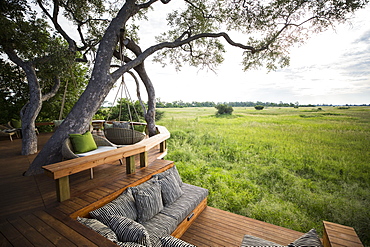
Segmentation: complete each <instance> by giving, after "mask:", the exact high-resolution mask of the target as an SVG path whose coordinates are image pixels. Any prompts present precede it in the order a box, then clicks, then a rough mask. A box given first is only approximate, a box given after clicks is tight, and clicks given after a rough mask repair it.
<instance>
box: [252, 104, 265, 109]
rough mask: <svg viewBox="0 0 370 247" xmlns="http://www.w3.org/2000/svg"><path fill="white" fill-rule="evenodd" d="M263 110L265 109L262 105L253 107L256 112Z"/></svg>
mask: <svg viewBox="0 0 370 247" xmlns="http://www.w3.org/2000/svg"><path fill="white" fill-rule="evenodd" d="M263 108H265V107H264V106H263V105H256V106H255V107H254V109H256V110H263Z"/></svg>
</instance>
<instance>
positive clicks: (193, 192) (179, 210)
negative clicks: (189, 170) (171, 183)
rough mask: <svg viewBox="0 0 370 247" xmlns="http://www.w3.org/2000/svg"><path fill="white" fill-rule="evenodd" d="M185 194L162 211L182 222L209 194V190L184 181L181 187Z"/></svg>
mask: <svg viewBox="0 0 370 247" xmlns="http://www.w3.org/2000/svg"><path fill="white" fill-rule="evenodd" d="M181 189H182V190H183V192H184V194H182V196H181V197H179V198H178V199H177V200H176V201H175V202H174V203H172V204H171V205H169V206H167V207H165V208H164V209H163V210H162V211H161V213H162V214H165V215H168V216H170V217H172V218H174V219H176V220H177V224H180V223H181V221H183V220H184V219H185V218H186V216H188V215H189V214H190V213H191V212H192V211H193V210H194V209H195V208H196V207H197V206H198V205H199V203H201V202H202V201H203V200H204V199H205V198H206V197H207V196H208V190H207V189H204V188H201V187H198V186H194V185H191V184H186V183H184V184H183V185H182V187H181Z"/></svg>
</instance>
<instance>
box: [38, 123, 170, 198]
mask: <svg viewBox="0 0 370 247" xmlns="http://www.w3.org/2000/svg"><path fill="white" fill-rule="evenodd" d="M157 131H158V134H157V135H155V136H153V137H150V138H147V139H144V140H143V141H141V142H139V143H136V144H133V145H130V146H126V147H122V148H118V149H115V150H111V151H107V152H103V153H98V154H94V155H90V156H86V157H81V158H76V159H72V160H66V161H62V162H59V163H54V164H50V165H46V166H43V167H42V168H43V169H44V170H45V174H46V175H47V176H49V177H51V178H53V179H55V182H56V192H57V199H58V201H59V202H62V201H64V200H67V199H69V198H70V187H69V175H72V174H75V173H78V172H81V171H84V170H88V169H91V168H94V167H96V166H99V165H103V164H107V163H110V162H114V161H117V160H120V159H123V158H125V159H126V173H128V174H132V173H135V155H140V166H141V167H146V166H148V151H149V150H151V149H152V148H154V147H156V146H157V145H160V152H161V156H160V157H158V158H163V157H164V156H165V155H166V154H167V146H166V140H167V139H168V138H169V137H170V133H169V132H168V130H167V129H166V128H165V127H163V126H157Z"/></svg>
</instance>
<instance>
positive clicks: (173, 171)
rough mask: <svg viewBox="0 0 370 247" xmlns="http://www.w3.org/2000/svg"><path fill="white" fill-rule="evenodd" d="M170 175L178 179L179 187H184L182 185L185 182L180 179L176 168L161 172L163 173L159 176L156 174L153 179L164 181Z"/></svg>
mask: <svg viewBox="0 0 370 247" xmlns="http://www.w3.org/2000/svg"><path fill="white" fill-rule="evenodd" d="M168 174H172V175H173V176H174V177H175V179H176V181H177V183H178V184H179V186H180V187H181V186H182V183H183V182H182V179H181V177H180V174H179V171H178V170H177V168H176V166H173V167H171V168H170V169H168V170H165V171H164V172H161V173H158V174H154V175H153V177H156V178H158V179H162V178H164V177H166V176H167V175H168Z"/></svg>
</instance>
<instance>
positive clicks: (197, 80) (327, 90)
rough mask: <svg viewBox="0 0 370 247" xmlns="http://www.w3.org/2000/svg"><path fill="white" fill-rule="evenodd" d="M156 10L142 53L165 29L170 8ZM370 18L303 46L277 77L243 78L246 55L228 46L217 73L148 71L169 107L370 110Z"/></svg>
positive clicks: (144, 31) (357, 18)
mask: <svg viewBox="0 0 370 247" xmlns="http://www.w3.org/2000/svg"><path fill="white" fill-rule="evenodd" d="M170 5H171V3H170V4H168V6H170ZM157 6H158V7H157ZM157 6H155V11H153V12H152V13H153V14H151V15H150V16H149V22H145V23H144V25H142V26H141V29H140V32H141V35H142V36H141V43H140V44H141V46H142V48H143V49H145V48H147V47H148V46H150V45H153V44H155V42H154V38H153V37H154V36H155V35H157V34H158V33H159V32H160V31H161V30H162V29H163V28H165V26H164V25H163V23H164V17H165V15H166V14H165V11H166V10H167V9H165V10H164V9H162V8H168V9H169V8H171V7H167V6H166V7H165V5H162V4H159V5H158V4H157ZM156 8H159V9H156ZM369 13H370V6H367V8H365V9H363V10H360V11H358V12H356V13H355V15H354V17H353V18H352V20H351V22H350V23H345V24H340V25H338V26H337V27H336V30H335V31H334V30H328V31H325V32H323V33H320V34H316V35H314V36H312V37H311V38H310V39H309V40H308V41H307V42H306V43H305V44H303V45H302V46H300V47H294V48H292V49H291V62H290V66H289V67H286V68H284V69H279V70H277V71H273V72H267V70H266V69H263V68H261V69H259V70H249V71H246V72H244V71H243V69H242V66H241V62H242V50H241V49H239V48H235V47H231V46H228V45H226V46H225V48H226V50H227V53H226V55H225V61H224V62H223V64H222V65H221V66H219V67H218V68H217V70H216V73H214V72H213V71H203V70H199V69H198V68H194V67H185V66H184V68H182V70H181V71H179V72H177V71H176V70H175V68H174V67H173V66H171V65H169V66H167V67H164V68H163V67H162V65H160V64H156V63H153V62H152V61H151V59H147V60H146V68H147V71H148V74H149V76H150V78H151V80H152V83H153V84H154V87H155V90H156V97H157V98H160V100H161V101H164V102H173V101H178V100H182V101H184V102H192V101H198V102H204V101H213V102H215V103H217V102H235V101H243V102H244V101H252V102H256V101H262V102H274V103H279V102H280V101H282V102H284V103H296V102H299V104H332V105H344V104H357V105H359V104H370V25H369V23H370V15H369ZM125 80H126V82H127V86H128V88H129V90H130V91H131V92H132V93H131V96H132V100H136V99H137V98H136V97H135V93H134V92H133V90H135V83H134V81H133V79H130V78H129V77H127V76H126V77H125ZM143 89H144V88H143V86H142V97H143V99H144V100H145V99H146V97H145V92H144V90H143ZM116 91H117V88H115V89H113V90H112V91H111V93H110V94H109V95H108V96H107V98H106V100H107V101H109V102H113V101H114V97H115V95H116Z"/></svg>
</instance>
